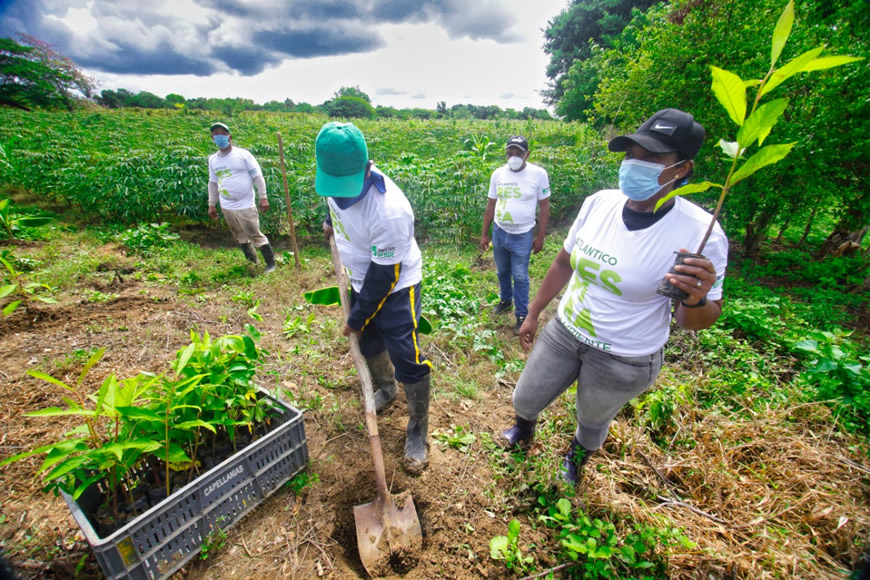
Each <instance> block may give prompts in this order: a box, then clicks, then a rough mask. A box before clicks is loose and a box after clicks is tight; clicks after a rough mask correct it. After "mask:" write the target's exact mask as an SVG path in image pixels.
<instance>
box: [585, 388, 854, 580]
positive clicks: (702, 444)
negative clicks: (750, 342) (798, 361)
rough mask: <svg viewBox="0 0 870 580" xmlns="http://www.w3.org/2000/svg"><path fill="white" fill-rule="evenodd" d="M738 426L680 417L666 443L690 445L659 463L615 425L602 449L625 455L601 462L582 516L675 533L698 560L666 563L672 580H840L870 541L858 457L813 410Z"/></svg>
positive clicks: (822, 409)
mask: <svg viewBox="0 0 870 580" xmlns="http://www.w3.org/2000/svg"><path fill="white" fill-rule="evenodd" d="M746 416H747V413H745V412H744V413H742V414H741V415H740V416H738V415H736V414H735V415H732V416H728V415H727V413H723V412H722V411H719V412H706V411H704V410H700V409H686V408H683V409H681V410H680V413H679V416H678V417H677V418H676V423H677V431H678V432H679V433H680V437H681V438H682V440H683V441H685V440H694V442H695V445H694V447H692V448H688V446H686V445H683V446H680V447H678V448H675V447H676V446H675V447H672V448H671V449H670V450H669V452H668V453H667V454H666V453H665V452H663V450H662V449H661V448H659V447H657V446H655V445H653V444H652V443H650V442H649V438H648V437H647V436H646V435H645V434H644V432H643V430H642V429H641V428H640V427H637V426H636V425H634V424H633V421H630V420H629V421H624V420H620V421H618V422H615V423H614V425H613V429H612V431H611V439H610V441H609V442H608V443H607V446H608V448H611V449H614V448H619V447H623V446H625V447H623V448H627V449H629V452H628V453H627V454H626V455H625V458H624V459H614V458H613V457H614V456H613V455H611V454H606V455H604V457H602V458H601V460H600V463H603V464H604V465H603V466H602V465H599V469H600V470H601V471H602V472H603V471H607V472H609V473H607V474H606V475H605V474H604V473H594V474H590V477H589V479H588V481H587V483H586V486H587V487H586V489H587V490H588V497H587V499H586V501H587V502H588V507H589V508H590V509H591V510H593V511H594V510H595V508H596V507H598V508H607V509H611V510H615V511H617V512H621V513H625V514H626V515H630V516H631V517H632V518H634V519H635V520H637V521H640V522H647V523H649V524H651V525H656V526H661V522H660V521H656V517H657V515H658V514H661V515H664V516H666V517H667V518H668V519H669V520H670V521H671V522H673V523H674V524H675V525H676V526H679V527H681V528H683V530H684V531H685V532H686V534H687V535H688V537H689V538H690V539H692V540H693V541H694V542H696V543H697V548H696V549H695V550H694V552H686V551H685V550H683V549H680V550H679V551H680V553H674V554H672V555H671V558H670V569H669V575H670V576H671V577H672V578H711V577H712V578H752V579H765V578H814V579H825V578H840V579H841V578H843V577H844V576H846V575H847V573H848V571H849V570H852V569H853V568H854V566H855V565H856V563H857V562H858V561H859V559H860V558H861V556H862V550H865V549H866V542H867V540H868V538H870V502H868V501H867V500H868V497H870V468H868V462H867V460H866V452H864V453H863V454H862V453H861V452H860V451H858V449H859V448H860V446H859V445H858V444H857V443H856V441H857V439H855V440H850V439H847V438H846V437H845V436H844V435H842V434H840V433H838V432H836V431H833V430H832V428H831V426H832V424H833V423H834V421H833V418H832V417H831V413H830V410H829V409H828V407H826V406H825V405H824V404H822V403H812V404H804V405H798V406H793V407H790V408H784V409H771V410H768V411H766V412H764V413H756V414H753V415H752V416H751V418H749V419H747V418H746ZM675 439H676V435H675ZM850 447H851V448H850ZM602 467H603V469H602Z"/></svg>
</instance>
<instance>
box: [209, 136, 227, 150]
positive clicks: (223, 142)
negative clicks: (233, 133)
mask: <svg viewBox="0 0 870 580" xmlns="http://www.w3.org/2000/svg"><path fill="white" fill-rule="evenodd" d="M211 140H212V141H214V144H215V145H217V146H218V149H226V148H227V147H229V146H230V136H229V135H212V136H211Z"/></svg>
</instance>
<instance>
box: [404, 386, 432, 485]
mask: <svg viewBox="0 0 870 580" xmlns="http://www.w3.org/2000/svg"><path fill="white" fill-rule="evenodd" d="M431 378H432V375H431V373H430V374H428V375H426V376H425V377H424V378H423V380H422V381H420V382H418V383H414V384H412V385H408V384H405V385H404V387H405V398H406V399H407V400H408V431H407V433H406V435H405V456H404V457H403V458H402V466H403V467H404V468H405V471H407V472H408V473H410V474H411V475H420V474H421V473H423V470H424V469H426V464H427V460H426V440H427V439H428V438H429V390H430V384H431V383H430V380H431Z"/></svg>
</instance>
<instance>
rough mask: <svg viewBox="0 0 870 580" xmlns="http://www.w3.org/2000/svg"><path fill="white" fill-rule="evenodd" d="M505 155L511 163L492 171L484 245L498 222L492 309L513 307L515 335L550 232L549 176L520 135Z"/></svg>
mask: <svg viewBox="0 0 870 580" xmlns="http://www.w3.org/2000/svg"><path fill="white" fill-rule="evenodd" d="M505 157H506V158H507V163H505V164H504V165H502V166H501V167H499V168H498V169H496V170H495V171H493V172H492V176H491V177H490V179H489V195H488V199H487V203H486V209H485V210H484V212H483V232H482V233H481V235H480V248H481V249H482V250H486V248H487V247H488V246H489V242H490V237H489V227H490V225H491V224H492V222H493V220H494V221H495V225H494V226H493V228H492V257H493V260H495V267H496V270H497V271H498V284H499V298H500V300H499V303H498V304H496V306H495V308H494V309H493V313H494V314H502V313H504V312H508V311H509V310H510V309H511V307H514V314H515V315H516V324H515V325H514V334H519V331H520V327H521V326H522V324H523V321H524V320H525V319H526V315H527V314H528V311H529V258H530V257H531V255H532V253H535V254H537V253H538V252H540V251H541V249H542V248H543V247H544V236H546V235H547V222H548V221H549V219H550V178H549V176H548V175H547V171H546V170H545V169H544V168H543V167H539V166H537V165H534V164H532V163H529V162H528V159H529V142H528V140H527V139H526V138H525V137H522V136H521V135H516V136H514V137H511V138H510V139H508V142H507V144H506V145H505ZM536 210H539V212H538V213H539V215H538V231H537V234H535V233H534V230H535V211H536ZM511 282H513V283H511Z"/></svg>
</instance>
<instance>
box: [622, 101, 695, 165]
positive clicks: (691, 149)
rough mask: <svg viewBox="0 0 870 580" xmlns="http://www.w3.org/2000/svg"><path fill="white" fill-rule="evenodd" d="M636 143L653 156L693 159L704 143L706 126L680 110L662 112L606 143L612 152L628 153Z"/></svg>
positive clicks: (663, 110) (664, 110)
mask: <svg viewBox="0 0 870 580" xmlns="http://www.w3.org/2000/svg"><path fill="white" fill-rule="evenodd" d="M632 143H636V144H638V145H640V146H641V147H643V148H644V149H646V150H647V151H651V152H652V153H673V152H676V153H679V154H681V155H683V156H684V157H685V158H686V159H694V158H695V155H697V154H698V151H699V150H700V149H701V145H703V144H704V127H702V126H701V124H700V123H697V122H696V121H695V118H694V117H693V116H692V115H690V114H689V113H686V112H684V111H680V110H679V109H662V110H661V111H659V112H658V113H656V114H655V115H653V116H652V117H650V118H649V119H647V120H646V121H645V122H644V124H643V125H641V126H640V127H638V129H637V131H635V132H634V133H632V134H631V135H620V136H619V137H614V138H613V139H611V140H610V143H608V144H607V148H608V149H610V150H611V151H625V150H627V149H628V146H629V145H631V144H632Z"/></svg>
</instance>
